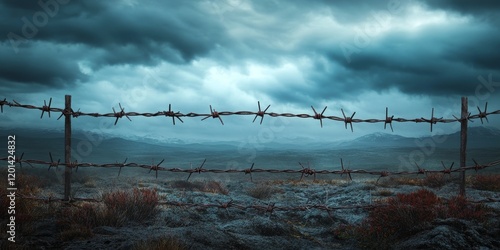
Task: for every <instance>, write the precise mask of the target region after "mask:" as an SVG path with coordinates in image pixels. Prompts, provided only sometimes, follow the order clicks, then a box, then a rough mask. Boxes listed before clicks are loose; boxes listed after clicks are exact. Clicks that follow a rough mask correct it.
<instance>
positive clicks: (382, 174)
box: [375, 171, 391, 183]
mask: <svg viewBox="0 0 500 250" xmlns="http://www.w3.org/2000/svg"><path fill="white" fill-rule="evenodd" d="M390 174H391V173H390V172H388V171H382V172H380V176H379V177H378V179H377V181H376V182H375V183H378V181H379V180H380V179H381V178H382V177H387V176H389V175H390Z"/></svg>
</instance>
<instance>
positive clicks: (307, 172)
mask: <svg viewBox="0 0 500 250" xmlns="http://www.w3.org/2000/svg"><path fill="white" fill-rule="evenodd" d="M49 155H50V161H43V160H22V158H21V159H16V161H15V163H16V164H17V163H19V164H22V163H23V162H24V163H28V164H29V165H31V166H33V165H36V164H38V165H47V166H49V168H48V169H49V170H50V168H51V167H56V168H57V167H58V166H67V167H70V168H71V169H75V171H78V168H79V167H99V168H114V167H117V168H119V171H118V176H120V174H121V172H122V168H123V167H135V168H142V169H147V170H149V173H151V172H152V171H155V175H156V178H158V171H166V172H173V173H187V174H189V175H188V177H187V180H189V178H190V177H191V175H192V174H193V173H198V174H201V173H214V174H233V173H244V174H250V180H251V181H253V178H252V173H269V174H301V177H300V180H302V179H303V177H304V176H305V177H308V176H311V175H312V176H314V180H316V175H317V174H323V175H327V174H333V175H340V176H343V175H344V174H346V175H348V177H349V179H350V180H352V176H351V175H352V174H369V175H375V176H378V179H377V182H378V181H379V180H380V179H381V178H383V177H388V176H392V175H419V174H428V173H442V174H448V175H449V174H451V173H458V172H463V171H467V170H475V171H478V170H482V169H485V168H490V167H494V166H499V165H500V160H496V161H493V162H490V163H488V164H479V163H477V161H476V160H473V161H474V165H472V166H466V167H464V168H455V169H453V166H454V162H453V163H451V165H450V167H448V168H447V167H446V166H445V164H444V162H442V161H441V163H442V165H443V169H442V170H427V169H425V168H421V167H420V166H418V165H416V168H417V170H416V171H396V172H392V171H374V170H366V169H358V170H352V169H347V168H345V167H344V163H343V160H342V159H340V163H341V165H340V167H337V168H338V169H339V170H315V169H312V168H311V167H310V166H309V165H308V166H307V167H305V166H304V165H303V164H302V163H300V162H299V166H300V167H301V169H261V168H254V166H255V164H252V166H251V167H250V168H247V169H206V168H203V166H204V164H205V163H206V161H207V159H205V160H204V161H203V163H202V164H201V165H200V167H197V168H195V169H192V168H191V169H180V168H165V167H160V164H161V163H163V161H164V160H162V161H161V162H160V163H159V164H139V163H134V162H129V163H127V159H125V161H124V162H123V163H118V162H115V163H104V164H97V163H85V162H82V163H78V162H70V163H60V161H57V162H55V161H54V160H53V159H52V155H51V154H50V153H49ZM0 160H2V161H8V158H7V157H6V158H0Z"/></svg>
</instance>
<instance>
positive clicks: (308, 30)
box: [0, 0, 500, 142]
mask: <svg viewBox="0 0 500 250" xmlns="http://www.w3.org/2000/svg"><path fill="white" fill-rule="evenodd" d="M0 12H1V13H2V14H1V15H0V34H1V35H2V36H1V37H2V40H1V41H2V42H1V44H0V65H1V67H0V98H2V99H3V98H7V100H9V101H12V100H16V101H18V102H20V103H23V104H33V105H38V106H42V105H43V100H47V101H48V100H49V98H50V97H52V98H53V102H52V106H53V107H60V108H63V107H64V95H66V94H70V95H72V100H73V101H72V106H73V109H75V111H76V110H77V109H80V110H81V111H82V112H99V113H109V112H112V107H114V108H115V109H119V107H118V104H119V103H121V105H122V106H123V107H124V108H125V111H126V112H128V111H136V112H158V111H164V110H168V105H169V104H172V107H173V110H174V111H176V112H177V111H180V112H182V113H189V112H197V113H209V105H212V106H213V107H214V108H215V109H216V110H217V111H240V110H249V111H256V110H257V101H260V102H261V105H262V108H265V107H267V105H271V107H270V108H269V110H268V111H269V112H277V113H283V112H289V113H307V114H313V111H312V109H311V107H310V106H311V105H313V106H314V107H315V108H316V110H317V111H319V112H320V111H321V110H323V108H324V107H325V106H328V108H327V110H326V111H325V115H327V116H330V115H335V116H342V113H341V109H344V111H345V112H346V113H347V114H348V115H350V114H352V113H353V112H356V115H355V116H354V118H360V119H368V118H377V119H383V118H384V117H385V107H388V108H389V113H390V115H394V116H395V117H403V118H420V117H425V118H429V117H430V114H431V109H432V108H435V116H436V117H445V118H452V115H456V116H459V113H460V97H461V96H467V97H468V98H469V106H470V107H469V108H470V110H471V111H472V112H473V114H475V113H477V109H476V106H480V107H481V108H482V109H484V105H485V103H486V102H488V106H489V110H488V111H492V110H497V109H500V98H499V97H500V64H499V62H500V49H499V48H498V46H499V44H500V32H499V28H500V1H496V0H491V1H486V0H480V1H466V0H427V1H425V0H399V1H398V0H387V1H372V0H358V1H347V0H339V1H326V0H311V1H299V0H286V1H285V0H269V1H248V0H219V1H216V0H206V1H150V0H145V1H139V0H121V1H97V0H93V1H70V0H40V1H17V0H1V1H0ZM58 115H59V114H54V115H52V117H51V118H48V117H47V116H44V118H43V119H40V113H39V112H36V111H32V110H25V109H18V108H9V107H4V113H3V114H1V115H0V118H1V119H0V126H1V127H4V128H10V127H34V126H38V127H44V128H61V129H62V128H63V126H64V125H63V124H64V122H63V119H61V120H59V121H57V120H56V118H57V117H58ZM183 120H184V123H180V122H177V125H175V126H173V125H172V123H171V119H169V118H166V117H155V118H142V117H133V118H132V122H130V121H128V120H126V119H122V120H120V121H119V122H118V124H117V125H116V126H112V123H113V122H114V119H113V118H93V117H79V118H76V119H74V120H73V121H74V122H73V128H75V129H84V130H92V131H100V132H104V133H112V134H116V135H121V136H127V135H130V134H134V135H136V136H148V137H155V138H179V139H181V140H220V141H224V140H260V141H266V142H268V141H274V140H276V141H279V140H280V139H283V138H288V139H293V138H303V137H304V138H310V139H313V140H327V141H328V140H332V141H333V140H339V139H351V138H355V137H358V136H361V135H364V134H369V133H373V132H389V133H392V132H391V131H390V130H385V131H384V129H383V124H354V133H352V132H351V131H350V129H349V130H346V129H345V128H344V124H343V123H342V122H335V121H330V120H325V121H324V126H323V128H320V126H319V121H316V120H313V119H300V118H286V119H279V118H272V117H266V118H265V119H264V121H263V124H262V125H259V123H258V122H255V123H252V120H253V117H252V116H231V117H228V116H225V117H223V120H224V123H225V125H221V124H220V122H219V121H218V120H217V119H215V120H214V119H207V120H204V121H200V120H201V118H184V119H183ZM489 120H490V123H489V125H490V126H495V127H500V117H490V118H489ZM110 124H111V125H110ZM473 125H480V122H479V121H477V122H475V123H473ZM394 130H395V132H394V133H395V134H400V135H404V136H422V135H430V131H429V124H411V123H404V124H401V123H396V124H394ZM454 130H458V126H457V125H456V124H437V125H436V126H435V131H434V132H436V133H439V132H442V133H445V132H453V131H454Z"/></svg>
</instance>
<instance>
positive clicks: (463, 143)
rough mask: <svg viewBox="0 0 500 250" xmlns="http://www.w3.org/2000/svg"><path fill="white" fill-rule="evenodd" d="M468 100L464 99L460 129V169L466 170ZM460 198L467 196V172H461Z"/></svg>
mask: <svg viewBox="0 0 500 250" xmlns="http://www.w3.org/2000/svg"><path fill="white" fill-rule="evenodd" d="M468 116H469V112H468V100H467V97H462V115H461V120H460V123H461V127H460V168H462V169H463V168H465V161H466V158H467V157H466V154H467V122H468V119H467V118H468ZM460 196H465V170H464V171H462V172H461V180H460Z"/></svg>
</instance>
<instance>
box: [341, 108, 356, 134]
mask: <svg viewBox="0 0 500 250" xmlns="http://www.w3.org/2000/svg"><path fill="white" fill-rule="evenodd" d="M340 110H342V115H343V116H344V124H345V129H347V124H348V123H349V125H351V132H354V130H353V128H352V118H353V117H354V115H355V114H356V112H354V113H352V115H351V117H346V116H345V113H344V109H340Z"/></svg>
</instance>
